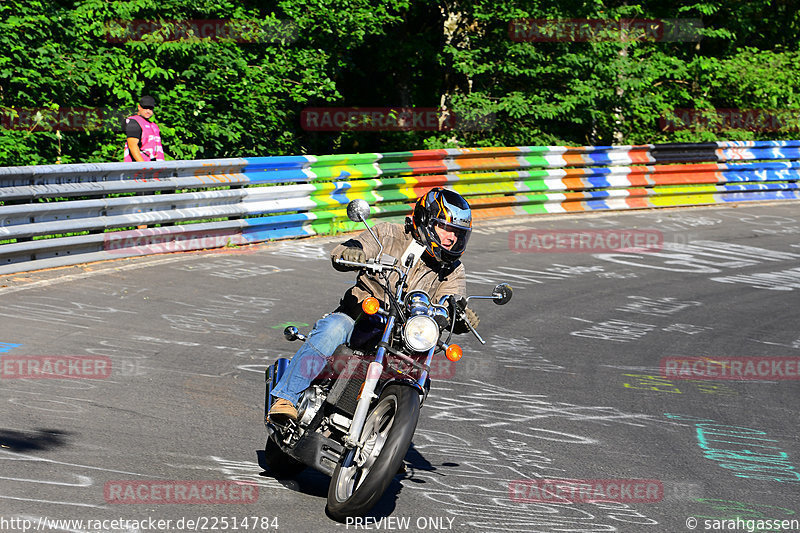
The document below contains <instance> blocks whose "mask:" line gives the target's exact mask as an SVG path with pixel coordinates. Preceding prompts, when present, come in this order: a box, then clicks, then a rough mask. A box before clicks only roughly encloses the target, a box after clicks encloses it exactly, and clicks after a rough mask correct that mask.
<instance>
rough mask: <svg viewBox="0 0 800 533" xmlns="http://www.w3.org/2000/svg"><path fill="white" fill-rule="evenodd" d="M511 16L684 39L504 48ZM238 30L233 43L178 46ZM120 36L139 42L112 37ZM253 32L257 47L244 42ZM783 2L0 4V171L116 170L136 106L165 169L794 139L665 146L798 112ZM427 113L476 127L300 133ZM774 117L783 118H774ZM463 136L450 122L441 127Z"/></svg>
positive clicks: (792, 38) (793, 35) (797, 39)
mask: <svg viewBox="0 0 800 533" xmlns="http://www.w3.org/2000/svg"><path fill="white" fill-rule="evenodd" d="M528 19H547V20H549V21H554V20H559V19H604V20H621V19H644V20H656V19H657V20H661V19H679V20H680V22H679V29H681V30H686V31H688V30H689V29H691V28H689V26H688V24H689V22H693V23H695V24H696V25H698V26H700V27H701V29H700V30H699V34H698V36H697V38H688V37H686V35H689V34H688V33H687V34H686V35H685V36H684V38H677V39H672V40H666V41H665V40H659V41H655V42H654V41H653V40H646V39H637V38H635V36H634V35H632V34H624V33H621V32H620V31H619V30H618V29H614V28H613V27H607V28H605V29H603V30H600V31H598V32H596V34H595V36H594V37H595V38H594V39H589V40H587V41H576V40H570V39H561V40H555V41H554V42H540V41H535V40H534V41H530V40H528V41H526V40H525V39H517V40H515V39H512V33H510V25H511V24H512V23H513V22H514V21H521V20H523V21H524V20H528ZM191 20H233V21H248V22H249V24H250V25H249V26H248V28H251V30H248V31H250V32H251V33H245V37H246V38H244V39H239V40H231V39H228V40H225V39H217V40H209V39H203V38H202V35H198V34H196V33H193V32H189V33H186V34H183V35H181V38H180V39H174V38H173V37H174V35H175V34H176V33H177V32H180V31H184V30H185V29H186V24H185V23H184V22H181V21H191ZM131 21H155V22H158V23H159V29H158V31H155V32H153V33H151V34H148V35H144V36H141V38H139V39H133V40H132V39H130V38H129V37H130V36H128V35H126V33H125V28H126V27H130V26H131V24H132V22H131ZM264 28H266V31H265V30H264ZM798 43H800V13H799V12H798V11H797V9H796V6H795V3H794V2H793V0H668V1H663V0H659V1H658V2H657V1H655V0H639V1H636V2H631V1H627V2H623V1H614V0H559V1H555V0H508V1H505V2H496V1H494V0H491V1H490V0H448V1H446V2H445V1H443V0H439V1H437V2H431V1H422V0H278V1H273V2H247V1H246V2H235V1H233V0H214V1H213V2H212V1H210V0H196V1H194V2H187V1H186V0H160V1H156V0H51V1H47V2H45V1H43V0H3V2H1V3H0V50H2V52H0V114H2V115H3V118H4V121H5V123H7V122H8V121H9V120H12V117H14V113H17V114H19V113H23V114H24V113H26V110H33V112H32V114H35V112H36V111H39V112H40V115H39V123H38V124H39V126H44V127H45V131H39V130H40V129H41V128H34V127H32V124H31V123H30V122H26V123H25V125H26V127H25V128H20V127H17V126H15V127H4V128H0V165H29V164H50V163H54V162H62V163H72V162H96V161H120V160H121V159H122V147H123V143H124V137H125V136H124V133H123V131H122V126H121V124H122V119H123V118H124V117H125V116H128V115H129V114H132V113H133V112H135V104H136V101H137V100H138V98H139V96H141V95H142V94H152V95H154V96H155V97H156V99H157V101H158V105H157V108H156V115H155V118H154V120H155V121H156V122H157V123H158V124H159V126H160V127H161V131H162V137H163V142H164V147H165V151H166V153H167V158H168V159H195V158H221V157H244V156H264V155H285V154H303V153H313V154H325V153H333V152H373V151H376V152H385V151H401V150H412V149H424V148H440V147H456V146H462V147H463V146H515V145H542V144H612V143H615V144H620V143H622V144H636V143H650V142H671V141H706V140H720V139H768V138H788V137H791V136H795V135H796V134H797V130H796V122H797V119H796V113H795V114H794V119H793V120H794V125H795V129H791V128H789V129H786V130H783V131H752V129H739V130H729V129H726V130H722V131H720V130H718V129H717V128H714V127H702V128H697V127H695V128H692V129H685V130H679V131H665V130H663V129H662V127H661V123H660V120H661V119H663V118H664V117H669V116H671V115H672V113H673V111H674V110H676V109H677V110H681V109H700V110H712V109H714V108H726V109H727V108H737V109H746V110H747V109H761V110H770V111H769V112H774V113H778V112H781V111H782V116H783V115H786V116H787V123H788V124H789V126H791V125H792V110H797V109H800V75H799V74H800V72H798V69H800V67H798V65H800V61H798V60H800V46H799V45H798ZM327 106H334V107H351V106H358V107H389V106H392V107H396V106H407V107H422V108H440V107H443V108H445V109H446V110H448V111H449V112H452V113H455V114H456V115H457V116H459V117H460V118H461V119H463V120H468V121H475V122H476V123H478V124H482V126H480V127H474V124H473V127H466V128H456V129H455V130H453V131H379V132H375V131H369V132H367V131H341V132H311V131H304V130H303V129H302V126H301V122H300V114H301V112H302V110H303V109H304V108H306V107H327ZM65 108H88V109H97V110H101V111H102V114H103V117H104V119H105V120H104V122H103V126H102V127H97V125H93V126H91V127H89V126H86V127H82V128H81V127H78V128H75V129H74V130H69V131H61V132H56V131H53V130H52V129H50V130H47V128H46V126H47V124H48V116H49V115H48V113H50V114H53V115H54V116H55V114H57V113H59V110H62V111H63V110H64V109H65ZM787 110H788V111H787ZM459 124H463V122H459Z"/></svg>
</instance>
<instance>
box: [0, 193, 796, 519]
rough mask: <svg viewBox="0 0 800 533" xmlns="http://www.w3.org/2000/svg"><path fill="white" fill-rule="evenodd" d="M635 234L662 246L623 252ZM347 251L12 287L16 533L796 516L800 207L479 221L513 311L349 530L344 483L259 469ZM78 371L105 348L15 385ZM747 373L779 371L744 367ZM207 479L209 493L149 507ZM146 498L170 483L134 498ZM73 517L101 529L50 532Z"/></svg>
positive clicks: (63, 274)
mask: <svg viewBox="0 0 800 533" xmlns="http://www.w3.org/2000/svg"><path fill="white" fill-rule="evenodd" d="M587 232H590V233H587ZM556 235H558V239H557V240H556V239H555V238H554V237H555V236H556ZM620 237H622V238H623V239H632V240H630V242H631V243H633V244H636V243H639V242H640V241H636V240H635V239H656V241H657V246H656V248H655V249H650V250H648V251H642V250H630V249H629V250H626V251H619V250H610V249H606V250H604V249H602V247H603V246H611V247H613V246H614V245H615V244H617V242H616V241H614V239H615V238H617V239H618V238H620ZM581 239H583V240H581ZM340 240H341V237H339V238H319V239H307V240H303V241H294V242H282V243H273V244H265V245H259V246H253V247H250V248H247V249H238V250H227V251H221V252H208V253H186V254H172V255H164V256H151V257H142V258H136V259H132V260H121V261H115V262H107V263H98V264H92V265H83V266H78V267H70V268H64V269H57V270H51V271H46V272H39V273H30V274H18V275H13V276H8V277H5V278H2V279H0V352H3V353H2V359H0V362H2V365H3V366H2V367H0V368H2V370H3V373H2V379H0V406H1V407H0V414H2V418H0V465H2V468H0V531H2V532H4V533H5V532H11V531H22V530H23V528H24V527H27V528H29V529H28V530H29V531H30V530H36V529H35V528H36V527H37V526H38V527H39V529H38V530H39V531H54V532H55V531H70V532H75V533H78V532H81V533H85V532H91V531H104V532H112V531H113V532H120V531H125V532H126V533H134V532H137V533H144V532H145V531H170V532H179V531H180V532H182V531H190V530H198V531H235V530H238V531H265V530H269V529H273V530H274V529H278V530H280V531H292V532H296V531H299V532H317V531H319V532H329V531H350V530H352V531H362V530H372V531H442V530H444V531H480V532H483V531H486V532H488V531H529V532H533V531H536V532H540V531H541V532H561V531H571V532H576V531H625V532H647V531H652V532H685V531H691V530H692V528H691V526H693V525H694V530H695V531H708V530H717V531H720V530H725V531H747V530H748V529H749V530H751V531H777V530H778V529H776V528H775V527H774V526H775V524H766V523H765V522H764V521H765V520H792V519H794V520H798V519H800V437H798V430H797V427H798V426H797V418H798V412H799V411H800V408H798V396H799V395H798V393H799V392H800V386H798V381H797V366H796V365H797V359H798V357H800V317H799V316H800V315H798V312H797V302H798V292H797V291H798V290H800V268H798V267H797V263H798V259H800V214H799V213H798V203H781V204H762V205H750V206H739V207H736V206H721V207H708V208H692V209H672V210H652V211H641V212H628V213H621V214H614V213H603V214H586V215H576V216H548V217H529V218H522V219H517V220H514V221H506V222H503V223H479V224H478V225H477V226H476V229H475V231H474V233H473V236H472V239H471V241H470V243H469V252H468V256H467V257H466V258H465V261H464V262H465V264H466V267H467V270H468V272H469V278H468V286H469V288H470V292H471V293H473V294H479V293H482V294H487V293H490V292H491V288H492V286H493V285H494V284H495V283H498V282H501V281H506V282H509V283H510V284H511V285H512V286H513V287H514V289H515V295H514V299H513V300H512V301H511V302H510V303H509V304H508V305H506V306H504V307H498V306H495V305H493V304H492V303H491V302H478V303H476V304H475V309H476V310H477V312H478V314H479V315H480V316H481V324H480V327H479V330H480V331H481V333H482V334H483V335H484V337H485V338H486V340H487V343H486V345H485V346H481V345H480V343H478V342H477V340H475V339H474V338H471V337H462V341H463V342H462V343H461V344H462V346H463V347H464V353H465V355H464V358H463V359H462V361H461V362H459V363H458V364H457V365H456V366H455V367H446V368H445V367H443V368H441V369H439V375H438V378H439V379H435V380H434V382H433V386H432V391H431V395H430V397H429V399H428V401H427V402H426V404H425V405H424V406H423V408H422V417H421V420H420V423H419V426H418V430H417V432H416V434H415V437H414V441H413V445H412V448H411V450H410V451H409V453H408V455H407V457H406V462H407V464H408V471H407V473H406V474H405V475H403V476H399V477H397V478H396V479H395V482H394V483H393V484H392V485H391V487H390V489H389V491H388V492H387V494H386V495H385V496H384V498H383V500H382V501H381V503H380V504H379V505H378V507H377V508H376V509H375V512H374V513H373V514H372V515H371V516H370V517H367V519H366V520H365V521H361V522H359V523H351V524H338V523H336V522H334V521H332V520H331V519H329V518H328V517H327V516H326V515H325V512H324V509H325V496H326V493H327V485H328V478H326V477H325V476H324V475H322V474H318V473H315V472H313V471H310V470H307V471H306V472H304V473H303V474H301V475H300V477H299V478H297V479H296V480H294V481H285V480H280V481H279V480H277V479H274V478H272V477H270V476H269V475H268V473H265V472H263V469H262V468H260V467H259V466H258V464H257V456H256V453H257V450H259V449H260V448H262V447H263V444H264V439H265V430H264V426H263V401H264V375H263V371H264V368H265V366H266V365H267V364H269V363H270V362H271V361H273V360H274V359H275V358H277V357H279V356H285V355H290V354H292V353H293V352H294V350H295V349H296V348H297V346H296V345H292V344H289V343H287V342H286V341H285V340H284V339H283V337H282V330H283V327H284V325H285V324H287V323H294V324H297V325H300V326H301V330H307V329H309V327H308V324H311V323H313V321H314V320H316V319H317V318H319V316H321V315H322V314H323V313H325V312H327V311H329V310H331V309H332V308H333V307H334V306H335V305H336V303H337V301H338V298H339V296H340V295H341V293H342V292H343V291H344V290H345V289H346V287H347V286H348V284H349V283H350V282H351V281H352V280H353V278H354V276H353V275H352V274H341V273H336V272H334V271H333V269H332V268H331V267H330V263H329V262H328V259H327V252H328V251H329V250H330V249H331V248H332V246H333V245H334V243H337V242H339V241H340ZM656 241H647V242H648V243H650V244H652V243H653V242H656ZM623 242H628V241H623ZM617 245H618V244H617ZM536 246H539V248H538V249H537V248H535V247H536ZM65 356H84V357H86V356H92V357H94V359H92V360H91V361H93V364H94V366H93V367H92V368H91V369H89V370H87V369H83V370H81V372H83V374H81V375H82V376H83V377H84V378H87V379H37V378H34V377H27V378H20V377H19V376H20V375H21V374H20V372H23V370H24V368H28V370H29V371H30V368H31V367H30V366H28V367H23V366H20V365H30V364H31V363H30V361H38V362H39V363H41V364H42V365H44V364H45V362H46V361H50V362H51V363H52V362H53V361H57V360H67V359H68V358H66V357H65ZM690 357H705V358H708V360H711V361H717V362H719V361H725V360H726V359H725V358H744V359H736V361H739V362H741V363H742V364H743V365H744V366H741V367H739V370H740V374H738V377H740V378H742V377H746V378H748V379H737V380H722V379H719V378H714V377H712V378H711V379H696V380H687V379H682V378H683V377H686V376H685V375H683V376H678V375H670V377H665V376H666V375H667V374H665V373H666V372H669V371H670V369H673V370H674V369H675V368H685V366H684V367H675V366H669V365H670V364H673V365H675V364H679V363H680V364H684V363H685V361H686V358H690ZM32 358H33V359H32ZM48 358H49V359H48ZM54 358H55V359H54ZM670 358H671V359H670ZM780 358H791V359H780ZM708 360H705V364H707V365H708V366H707V367H704V368H708V369H709V370H708V371H709V372H711V371H712V370H711V369H712V368H714V367H713V365H712V364H711V363H708ZM693 361H694V360H693ZM731 361H732V360H731ZM748 361H749V362H751V365H752V364H753V363H755V364H757V363H759V362H762V361H768V362H769V364H768V365H767V366H761V367H755V366H751V367H749V368H750V369H751V370H752V369H753V368H758V369H759V370H757V374H752V373H751V374H747V369H748V367H747V366H746V365H747V362H748ZM792 361H794V363H792ZM107 364H110V367H109V366H105V365H107ZM14 365H17V366H14ZM792 365H794V366H792ZM695 368H697V367H695ZM716 368H717V370H719V368H721V367H716ZM726 368H730V370H731V372H733V367H726ZM20 369H23V370H20ZM15 372H17V373H16V374H15ZM759 372H760V373H759ZM694 377H702V376H697V375H695V376H694ZM705 377H706V378H708V377H709V376H705ZM754 377H755V378H757V379H753V378H754ZM792 377H793V378H794V379H792ZM88 378H91V379H88ZM546 479H556V480H564V479H571V480H595V481H592V483H591V486H592V487H593V488H595V489H598V490H599V489H602V491H605V492H604V493H605V494H606V496H607V499H609V500H610V501H607V502H602V503H601V502H597V501H587V500H591V498H589V497H587V495H586V493H585V492H584V493H583V494H581V493H579V492H569V491H567V490H566V489H565V487H564V486H563V482H562V485H561V488H560V489H559V490H560V492H559V497H558V498H557V499H553V498H552V497H551V496H552V494H551V493H548V492H547V491H541V492H538V489H540V488H545V485H544V483H545V482H544V480H546ZM229 481H250V482H252V483H254V484H255V486H253V485H248V486H247V487H249V489H248V490H249V491H250V492H248V493H246V494H241V493H235V489H234V488H232V485H226V483H227V482H229ZM145 482H146V483H145ZM201 482H208V483H211V484H213V485H208V486H213V487H214V489H213V490H215V491H216V492H214V493H213V497H210V496H209V494H210V493H206V494H201V497H200V499H199V501H198V503H181V504H170V503H157V504H155V503H152V501H153V498H156V499H158V498H162V499H163V497H164V495H163V493H154V492H153V491H154V490H162V491H164V490H173V491H174V490H177V489H176V487H179V486H182V487H184V488H187V490H192V487H194V490H198V491H199V490H201V489H202V488H203V487H206V486H207V485H203V483H201ZM131 487H134V488H135V487H148V490H150V492H147V493H143V492H138V493H136V494H137V495H138V496H137V497H139V498H140V500H139V501H140V503H117V502H119V501H120V499H119V498H121V497H122V496H124V495H126V494H127V495H129V496H130V495H131V494H132V493H130V492H126V491H130V490H132V489H131ZM154 487H155V488H154ZM157 487H161V489H158V488H157ZM164 487H171V489H166V488H164ZM236 487H239V486H238V485H236ZM615 487H616V488H617V489H618V492H614V491H615ZM209 498H211V499H209ZM542 498H545V499H544V500H543V501H537V499H538V500H542ZM546 498H550V499H546ZM125 501H131V500H130V499H128V500H125ZM159 501H163V500H159ZM209 501H212V502H213V503H209ZM737 517H739V520H740V522H739V523H738V524H737V523H735V522H727V523H726V522H721V521H723V520H736V518H737ZM69 519H74V520H83V521H84V522H83V523H82V524H81V523H77V522H76V523H72V524H66V523H63V524H60V525H59V524H56V523H54V522H52V521H54V520H69ZM103 520H105V522H102V521H103ZM112 520H118V522H112ZM159 520H161V521H167V520H169V521H171V522H169V523H166V522H162V523H161V524H160V525H159V524H158V521H159ZM693 520H694V521H693ZM747 520H751V521H752V522H751V523H748V522H746V521H747ZM759 520H761V521H762V522H761V527H760V528H759V523H758V521H759ZM26 521H28V522H26ZM125 521H127V522H125ZM189 521H194V522H189ZM715 521H716V522H715ZM786 524H788V525H789V526H791V523H784V525H786ZM780 525H781V524H779V526H780ZM94 526H96V527H94ZM734 526H738V527H734ZM751 526H752V527H751ZM767 526H770V527H767ZM783 530H789V531H791V530H794V531H800V526H798V524H797V522H795V524H794V526H793V527H789V528H788V529H783Z"/></svg>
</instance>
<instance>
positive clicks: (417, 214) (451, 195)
mask: <svg viewBox="0 0 800 533" xmlns="http://www.w3.org/2000/svg"><path fill="white" fill-rule="evenodd" d="M411 222H412V234H413V236H414V238H415V239H416V240H417V241H419V242H420V244H422V245H423V246H425V249H426V250H427V251H428V253H429V254H431V255H432V256H433V257H434V258H435V259H436V260H437V261H439V262H441V263H453V262H455V261H457V260H458V258H459V257H461V254H463V253H464V250H466V249H467V241H468V240H469V236H470V234H471V233H472V211H471V210H470V208H469V204H468V203H467V201H466V200H465V199H464V198H463V197H462V196H461V195H460V194H458V193H457V192H454V191H451V190H448V189H443V188H441V187H436V188H435V189H431V190H430V191H428V192H427V193H425V194H424V195H423V196H421V197H420V198H419V200H417V204H416V205H415V206H414V214H413V216H412V220H411ZM437 225H438V226H439V227H440V228H442V229H444V230H445V231H450V232H452V233H454V234H455V239H456V240H455V243H454V244H453V246H452V247H451V248H450V249H449V250H448V249H447V248H445V247H444V246H442V242H441V239H440V238H439V234H438V233H436V226H437Z"/></svg>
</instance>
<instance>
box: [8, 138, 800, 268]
mask: <svg viewBox="0 0 800 533" xmlns="http://www.w3.org/2000/svg"><path fill="white" fill-rule="evenodd" d="M798 177H800V141H753V142H718V143H701V144H661V145H642V146H584V147H564V146H520V147H510V148H465V149H442V150H421V151H411V152H391V153H383V154H380V153H367V154H345V155H327V156H287V157H256V158H241V159H239V158H235V159H217V160H200V161H160V162H153V163H102V164H80V165H50V166H33V167H4V168H0V203H1V204H0V273H11V272H19V271H24V270H34V269H38V268H47V267H52V266H61V265H70V264H77V263H83V262H89V261H96V260H101V259H111V258H119V257H128V256H134V255H143V254H150V253H162V252H165V251H179V250H195V249H204V248H210V247H219V246H225V245H241V244H248V243H254V242H262V241H267V240H274V239H282V238H293V237H304V236H310V235H319V234H330V233H334V232H339V231H349V230H352V229H356V228H355V225H354V224H353V223H351V222H350V221H349V220H348V219H347V218H346V216H345V209H344V208H345V206H346V204H347V202H349V201H350V200H352V199H354V198H364V199H366V200H368V201H369V202H370V203H371V204H372V205H373V206H374V207H375V211H376V215H375V216H376V217H378V218H386V219H390V220H402V219H403V217H405V216H406V215H407V214H408V213H409V212H410V209H411V205H412V203H413V201H414V200H415V199H416V198H418V197H419V196H420V195H421V194H422V192H424V191H425V190H427V189H429V188H431V187H434V186H440V185H441V186H447V187H450V188H452V189H454V190H456V191H458V192H459V193H461V194H462V195H464V196H465V197H467V198H468V199H469V201H470V203H471V205H472V206H473V208H474V213H475V216H476V218H482V217H512V216H519V215H533V214H547V213H568V212H581V211H593V210H601V209H605V210H618V209H644V208H658V207H675V206H687V205H703V204H716V203H727V202H741V201H753V200H794V199H798V198H800V192H798V185H797V180H798ZM156 245H157V246H156Z"/></svg>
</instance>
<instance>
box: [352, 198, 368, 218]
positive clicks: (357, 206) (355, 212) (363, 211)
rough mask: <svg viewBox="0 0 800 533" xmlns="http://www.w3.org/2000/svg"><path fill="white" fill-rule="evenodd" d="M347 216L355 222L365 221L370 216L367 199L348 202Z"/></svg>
mask: <svg viewBox="0 0 800 533" xmlns="http://www.w3.org/2000/svg"><path fill="white" fill-rule="evenodd" d="M347 218H349V219H350V220H352V221H353V222H364V221H365V220H367V219H368V218H369V204H368V203H367V201H366V200H362V199H360V198H359V199H358V200H352V201H351V202H350V203H349V204H347Z"/></svg>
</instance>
